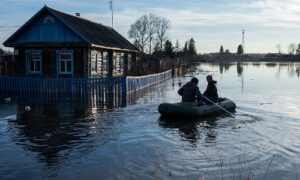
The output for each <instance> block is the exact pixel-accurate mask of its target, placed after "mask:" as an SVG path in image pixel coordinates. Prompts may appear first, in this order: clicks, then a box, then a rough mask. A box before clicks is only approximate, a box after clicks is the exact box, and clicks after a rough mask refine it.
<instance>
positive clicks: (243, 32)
mask: <svg viewBox="0 0 300 180" xmlns="http://www.w3.org/2000/svg"><path fill="white" fill-rule="evenodd" d="M242 46H243V52H244V53H245V52H246V50H245V29H242Z"/></svg>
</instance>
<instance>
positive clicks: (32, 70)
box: [26, 50, 42, 75]
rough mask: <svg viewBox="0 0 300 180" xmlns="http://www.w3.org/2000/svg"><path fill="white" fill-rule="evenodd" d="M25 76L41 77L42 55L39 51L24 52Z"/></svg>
mask: <svg viewBox="0 0 300 180" xmlns="http://www.w3.org/2000/svg"><path fill="white" fill-rule="evenodd" d="M26 74H40V75H42V53H41V51H39V50H29V51H26Z"/></svg>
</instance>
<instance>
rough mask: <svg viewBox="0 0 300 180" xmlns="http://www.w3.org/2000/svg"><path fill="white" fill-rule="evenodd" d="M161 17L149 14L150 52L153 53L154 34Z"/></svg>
mask: <svg viewBox="0 0 300 180" xmlns="http://www.w3.org/2000/svg"><path fill="white" fill-rule="evenodd" d="M158 20H159V18H158V17H157V16H155V15H153V14H149V16H148V21H147V35H148V38H149V53H150V54H151V53H152V40H153V39H154V34H155V33H156V32H157V30H158V22H159V21H158Z"/></svg>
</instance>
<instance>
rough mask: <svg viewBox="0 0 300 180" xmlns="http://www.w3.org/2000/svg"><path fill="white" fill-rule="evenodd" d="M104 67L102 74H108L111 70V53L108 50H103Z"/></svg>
mask: <svg viewBox="0 0 300 180" xmlns="http://www.w3.org/2000/svg"><path fill="white" fill-rule="evenodd" d="M101 65H102V68H101V74H102V75H107V74H108V71H109V55H108V52H107V51H104V52H102V63H101Z"/></svg>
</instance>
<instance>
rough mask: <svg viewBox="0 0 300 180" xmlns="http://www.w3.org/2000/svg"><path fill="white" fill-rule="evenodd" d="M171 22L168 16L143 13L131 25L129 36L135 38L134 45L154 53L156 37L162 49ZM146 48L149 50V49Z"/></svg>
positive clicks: (143, 50)
mask: <svg viewBox="0 0 300 180" xmlns="http://www.w3.org/2000/svg"><path fill="white" fill-rule="evenodd" d="M169 24H170V22H169V20H167V19H166V18H163V17H158V16H155V15H153V14H149V15H143V16H142V17H140V18H139V19H137V20H136V22H135V23H134V24H132V25H131V26H130V29H129V31H128V36H129V38H130V39H133V42H134V45H135V46H137V47H138V48H139V49H140V50H141V51H142V52H144V53H145V52H149V53H150V54H151V53H152V49H153V48H152V43H153V40H154V39H156V41H157V42H156V43H158V45H159V49H160V50H161V51H162V50H163V44H164V42H165V41H166V40H167V30H168V28H169V26H170V25H169ZM155 35H156V36H155ZM156 43H155V45H156ZM146 48H147V50H149V51H147V50H146Z"/></svg>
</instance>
